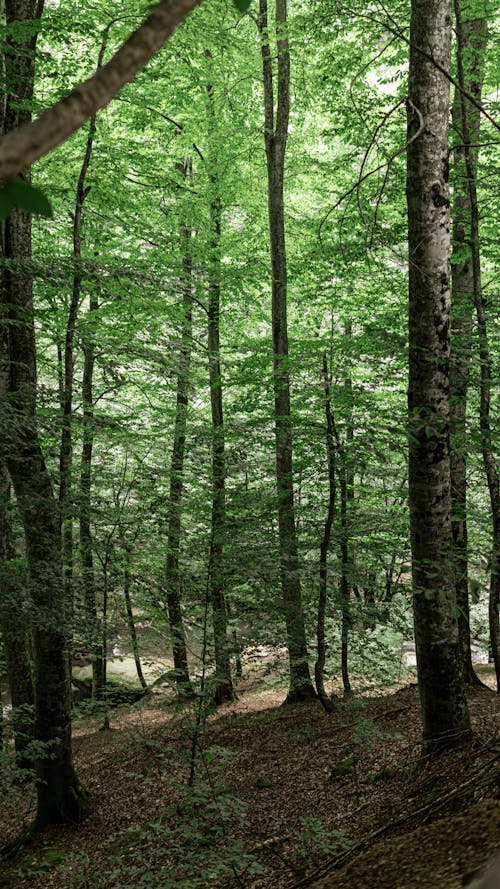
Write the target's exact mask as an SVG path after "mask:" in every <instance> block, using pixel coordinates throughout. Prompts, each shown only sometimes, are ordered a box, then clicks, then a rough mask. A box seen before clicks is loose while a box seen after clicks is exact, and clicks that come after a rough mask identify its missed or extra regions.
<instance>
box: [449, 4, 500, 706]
mask: <svg viewBox="0 0 500 889" xmlns="http://www.w3.org/2000/svg"><path fill="white" fill-rule="evenodd" d="M455 19H456V23H457V68H458V78H459V82H460V85H461V86H462V89H464V88H465V82H466V79H465V58H466V52H467V48H468V47H467V41H466V30H464V27H463V24H462V16H461V9H460V5H459V3H458V0H455ZM483 28H484V24H483ZM460 107H461V118H462V130H463V135H464V156H465V169H466V173H467V188H468V201H469V207H470V245H471V266H472V291H473V294H474V305H475V309H476V319H477V330H478V334H479V360H480V374H481V377H480V405H479V428H480V432H481V452H482V456H483V463H484V469H485V474H486V481H487V484H488V493H489V497H490V507H491V518H492V552H491V569H490V595H489V626H490V641H491V647H492V651H493V661H494V664H495V672H496V677H497V691H498V693H500V478H499V473H498V469H497V465H496V460H495V451H494V447H493V436H492V423H491V384H492V359H491V351H490V343H489V335H488V324H487V318H486V306H485V300H484V295H483V287H482V283H481V250H480V234H479V206H478V196H477V159H476V156H475V152H474V149H473V147H472V146H473V139H474V133H475V127H474V126H473V124H472V125H471V123H470V108H469V107H468V106H467V104H466V98H465V96H464V95H463V93H462V94H461V97H460Z"/></svg>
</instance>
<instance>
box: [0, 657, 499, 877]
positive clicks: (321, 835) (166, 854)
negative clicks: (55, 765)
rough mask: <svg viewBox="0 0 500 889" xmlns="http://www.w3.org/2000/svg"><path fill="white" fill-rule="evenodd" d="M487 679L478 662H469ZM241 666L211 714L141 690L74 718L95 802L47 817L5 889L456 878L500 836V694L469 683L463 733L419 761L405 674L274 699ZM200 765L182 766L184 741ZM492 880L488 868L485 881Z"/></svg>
mask: <svg viewBox="0 0 500 889" xmlns="http://www.w3.org/2000/svg"><path fill="white" fill-rule="evenodd" d="M478 672H479V673H480V675H481V676H482V678H483V679H484V680H485V681H487V682H488V683H489V684H490V685H492V684H493V682H492V680H493V677H492V675H491V673H490V672H489V671H488V668H485V667H483V668H481V667H479V668H478ZM283 697H284V694H283V689H282V688H281V689H279V688H274V689H270V688H266V687H264V686H263V683H262V677H259V676H258V675H257V674H256V673H251V674H249V675H248V676H247V678H244V679H243V680H242V681H241V682H240V684H239V686H238V700H237V701H236V702H234V703H232V704H227V705H225V706H223V707H221V708H219V710H218V711H217V712H216V713H214V714H212V715H210V716H208V718H207V720H206V724H205V727H204V730H203V731H200V732H198V733H196V731H195V729H196V710H195V709H193V710H189V709H188V710H185V711H184V712H179V711H177V710H175V709H174V708H173V707H172V705H171V704H170V705H169V704H167V703H166V701H165V696H162V695H151V696H149V697H148V698H146V699H144V700H143V701H141V702H140V703H139V704H137V705H135V706H134V707H132V708H127V709H122V710H117V711H114V712H113V713H112V715H111V728H110V729H108V730H105V731H99V726H100V723H99V721H98V720H96V719H95V718H93V719H92V718H82V719H79V720H77V721H76V722H75V726H74V741H75V762H76V767H77V771H78V774H79V776H80V778H81V781H82V783H83V785H84V787H85V788H86V789H87V790H88V791H89V793H90V795H91V798H92V803H93V811H92V814H91V815H90V817H89V818H88V819H87V821H86V822H85V823H84V824H83V825H81V826H80V827H74V828H72V827H53V828H50V829H48V830H46V831H45V832H44V833H43V835H41V836H40V837H38V838H37V840H36V841H35V843H34V844H33V846H31V847H30V848H29V849H28V850H27V851H26V852H25V853H24V855H23V856H22V857H20V858H19V859H18V860H16V861H14V862H6V861H0V887H2V889H21V887H30V889H73V887H75V889H76V887H84V889H90V887H92V889H112V887H113V889H114V887H116V889H117V887H120V889H143V887H144V889H145V887H150V889H171V887H176V886H178V887H180V889H184V887H186V889H187V887H189V889H195V887H196V889H198V887H221V889H222V887H245V889H284V887H291V886H297V887H299V886H300V887H305V886H314V887H316V889H319V887H321V889H327V887H332V889H333V887H335V889H410V887H411V889H414V887H424V889H433V887H440V889H459V887H463V886H470V887H472V886H474V885H475V883H474V880H475V877H476V875H477V873H478V872H480V871H481V869H482V868H483V867H484V866H485V865H486V864H487V863H488V862H489V861H491V859H492V857H493V856H494V854H495V851H496V850H497V849H498V847H499V846H500V798H499V796H500V793H499V784H500V782H499V777H500V737H499V731H498V728H499V723H498V713H499V698H498V696H497V695H496V694H495V693H494V692H493V690H492V689H488V688H479V687H478V688H477V689H473V690H471V691H470V693H469V705H470V711H471V718H472V721H473V727H474V738H473V741H472V742H470V743H467V744H463V745H461V746H459V747H457V748H455V749H453V750H450V751H448V752H446V753H444V754H441V755H440V756H439V757H436V758H433V759H432V760H429V761H428V762H425V763H423V764H422V763H420V765H418V762H419V741H420V734H421V723H420V712H419V700H418V692H417V688H416V686H414V685H410V686H407V687H401V688H399V689H396V690H394V689H392V690H391V691H390V693H386V694H384V695H375V694H372V695H369V696H363V697H360V698H358V697H356V698H354V699H353V700H349V701H348V702H346V703H341V702H340V703H339V705H338V707H337V709H336V711H335V712H334V714H332V715H331V716H327V715H326V713H325V712H324V711H323V710H322V708H321V706H320V704H319V703H316V702H312V703H310V704H301V705H295V706H286V707H284V706H282V701H283ZM195 736H196V737H197V749H198V753H199V754H200V755H199V756H198V762H197V767H196V772H195V776H194V781H193V786H192V787H190V786H189V780H188V778H189V774H190V767H191V756H192V749H193V738H194V737H195ZM2 803H3V805H2V811H0V843H1V842H7V841H8V840H9V839H12V838H13V837H14V836H15V835H16V834H17V833H18V832H19V831H20V830H21V829H22V828H23V825H24V826H25V825H26V824H27V823H29V820H30V818H31V817H32V815H33V807H34V793H33V791H32V789H31V787H30V786H26V785H24V786H17V787H14V789H13V792H12V794H10V795H8V796H7V797H6V798H5V799H4V800H3V801H2ZM498 887H500V876H497V877H496V878H492V882H491V885H488V889H498Z"/></svg>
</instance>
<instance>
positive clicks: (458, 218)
mask: <svg viewBox="0 0 500 889" xmlns="http://www.w3.org/2000/svg"><path fill="white" fill-rule="evenodd" d="M481 6H482V8H479V7H478V3H477V0H473V2H471V0H465V2H463V14H462V18H463V23H462V43H463V48H464V49H465V57H466V61H464V79H465V81H466V82H465V86H466V88H467V90H468V91H469V92H471V93H472V94H473V95H474V96H475V98H476V99H477V101H478V102H480V101H481V91H482V85H483V77H484V57H485V49H486V40H487V22H486V10H485V8H484V3H482V4H481ZM479 13H481V14H480V15H479ZM465 109H466V112H467V115H468V130H469V135H470V137H471V138H472V141H473V143H477V142H478V141H479V138H478V137H479V128H480V120H481V116H480V114H479V112H478V110H477V109H476V108H474V107H473V106H471V105H470V104H469V103H468V102H466V103H465ZM452 135H453V140H452V141H453V146H452V147H453V155H452V163H453V166H452V170H453V182H454V195H453V248H452V266H451V278H452V300H451V355H450V420H451V426H450V434H451V494H452V504H453V520H452V530H453V551H454V562H455V589H456V597H457V606H458V609H459V618H458V626H459V638H460V647H461V655H462V663H463V669H464V675H465V680H466V682H468V683H479V679H478V678H477V676H476V673H475V672H474V669H473V667H472V660H471V649H470V627H469V589H468V588H469V578H468V533H467V481H466V469H467V459H466V454H467V445H466V415H467V393H468V387H469V371H470V361H471V351H472V328H473V313H474V278H473V267H472V257H471V249H470V227H471V207H470V198H469V187H468V182H467V170H466V160H465V144H464V143H465V141H466V140H465V135H464V126H463V120H462V97H461V94H460V91H459V90H458V89H457V88H455V92H454V99H453V130H452ZM470 150H471V152H472V153H473V157H474V162H476V160H477V149H475V148H471V149H470Z"/></svg>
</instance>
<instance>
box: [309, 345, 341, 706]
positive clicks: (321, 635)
mask: <svg viewBox="0 0 500 889" xmlns="http://www.w3.org/2000/svg"><path fill="white" fill-rule="evenodd" d="M330 385H331V381H330V375H329V373H328V363H327V357H326V352H325V354H324V355H323V389H324V394H325V415H326V460H327V467H328V507H327V512H326V519H325V527H324V530H323V537H322V538H321V544H320V550H319V596H318V620H317V629H316V639H317V651H318V655H317V658H316V663H315V665H314V679H315V683H316V691H317V693H318V697H319V699H320V701H321V704H322V705H323V707H324V709H325V710H326V712H327V713H333V709H334V708H333V703H332V701H331V699H330V698H329V697H328V695H327V693H326V691H325V682H324V669H325V656H326V645H325V615H326V603H327V595H328V593H327V581H328V550H329V547H330V538H331V535H332V525H333V518H334V515H335V495H336V484H335V423H334V419H333V414H332V402H331V399H332V396H331V389H330Z"/></svg>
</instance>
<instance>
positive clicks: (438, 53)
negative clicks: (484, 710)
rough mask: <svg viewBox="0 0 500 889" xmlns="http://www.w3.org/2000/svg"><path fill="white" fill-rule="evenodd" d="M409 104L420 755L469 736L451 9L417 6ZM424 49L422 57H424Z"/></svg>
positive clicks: (445, 1) (442, 3)
mask: <svg viewBox="0 0 500 889" xmlns="http://www.w3.org/2000/svg"><path fill="white" fill-rule="evenodd" d="M411 10H412V11H411V25H410V40H411V50H410V77H409V98H408V141H409V144H408V149H407V164H408V169H407V200H408V241H409V386H408V410H409V420H408V422H409V499H410V530H411V545H412V582H413V608H414V622H415V642H416V650H417V665H418V679H419V690H420V697H421V705H422V721H423V754H424V755H426V754H431V753H434V752H435V751H437V750H438V749H440V748H441V747H442V746H444V745H446V744H450V743H460V742H463V741H464V740H465V739H466V738H467V737H468V736H469V735H470V720H469V713H468V709H467V701H466V698H465V691H464V679H463V671H462V663H461V655H460V645H459V638H458V623H457V619H456V616H455V609H456V598H455V586H454V577H453V553H452V532H451V479H450V450H449V422H450V409H449V403H450V393H449V379H448V361H449V348H450V234H449V191H448V114H449V82H448V80H447V79H446V77H445V76H444V75H442V74H441V73H440V72H439V71H438V70H437V68H436V67H435V65H434V64H433V63H432V62H431V61H430V60H429V59H428V58H427V57H426V55H424V54H423V52H425V53H428V52H429V50H430V51H431V52H432V54H433V56H434V58H435V59H436V61H437V62H438V63H439V64H440V65H441V66H442V68H443V69H444V70H445V71H449V69H450V53H451V48H450V43H451V28H452V22H451V2H450V0H412V5H411ZM419 50H422V52H420V51H419Z"/></svg>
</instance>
